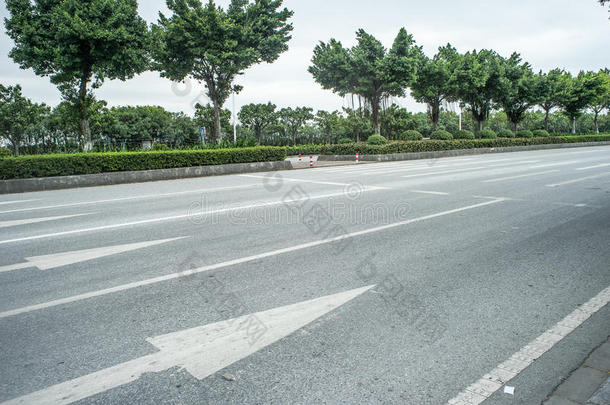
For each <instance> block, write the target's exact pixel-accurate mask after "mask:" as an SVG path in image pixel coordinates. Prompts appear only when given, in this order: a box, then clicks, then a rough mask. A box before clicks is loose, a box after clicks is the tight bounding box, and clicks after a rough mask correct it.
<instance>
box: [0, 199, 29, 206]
mask: <svg viewBox="0 0 610 405" xmlns="http://www.w3.org/2000/svg"><path fill="white" fill-rule="evenodd" d="M31 201H38V200H17V201H0V205H8V204H18V203H24V202H31Z"/></svg>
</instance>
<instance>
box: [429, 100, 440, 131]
mask: <svg viewBox="0 0 610 405" xmlns="http://www.w3.org/2000/svg"><path fill="white" fill-rule="evenodd" d="M440 109H441V107H440V102H434V103H432V104H430V118H431V119H432V127H433V128H434V130H435V131H436V130H437V129H438V121H439V118H440V115H441V111H440Z"/></svg>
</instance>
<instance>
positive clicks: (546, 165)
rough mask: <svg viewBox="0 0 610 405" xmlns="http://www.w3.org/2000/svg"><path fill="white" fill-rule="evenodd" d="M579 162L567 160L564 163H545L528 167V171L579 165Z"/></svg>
mask: <svg viewBox="0 0 610 405" xmlns="http://www.w3.org/2000/svg"><path fill="white" fill-rule="evenodd" d="M580 162H581V161H580V160H568V161H566V162H557V163H545V164H543V165H536V166H530V167H528V169H544V168H545V167H555V166H569V165H573V164H575V163H580Z"/></svg>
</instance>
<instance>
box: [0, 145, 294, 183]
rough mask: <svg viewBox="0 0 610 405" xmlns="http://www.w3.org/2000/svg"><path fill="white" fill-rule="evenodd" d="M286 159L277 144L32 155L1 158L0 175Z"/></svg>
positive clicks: (29, 175)
mask: <svg viewBox="0 0 610 405" xmlns="http://www.w3.org/2000/svg"><path fill="white" fill-rule="evenodd" d="M285 159H286V149H284V148H280V147H256V148H243V149H214V150H199V151H162V152H119V153H78V154H70V155H68V154H66V155H31V156H19V157H10V158H6V159H0V179H2V180H7V179H25V178H32V177H50V176H70V175H77V174H96V173H108V172H122V171H132V170H153V169H171V168H177V167H192V166H211V165H221V164H228V163H252V162H272V161H282V160H285Z"/></svg>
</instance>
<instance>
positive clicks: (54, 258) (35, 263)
mask: <svg viewBox="0 0 610 405" xmlns="http://www.w3.org/2000/svg"><path fill="white" fill-rule="evenodd" d="M185 238H186V236H185V237H182V238H172V239H163V240H154V241H149V242H139V243H130V244H127V245H115V246H105V247H100V248H93V249H85V250H76V251H73V252H63V253H56V254H52V255H45V256H34V257H26V259H25V260H27V263H19V264H11V265H8V266H3V267H0V273H5V272H8V271H13V270H20V269H26V268H28V267H38V268H39V269H40V270H49V269H55V268H57V267H63V266H67V265H70V264H74V263H80V262H85V261H88V260H93V259H99V258H100V257H106V256H112V255H116V254H119V253H125V252H130V251H132V250H137V249H143V248H147V247H151V246H156V245H161V244H163V243H168V242H173V241H176V240H180V239H185Z"/></svg>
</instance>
